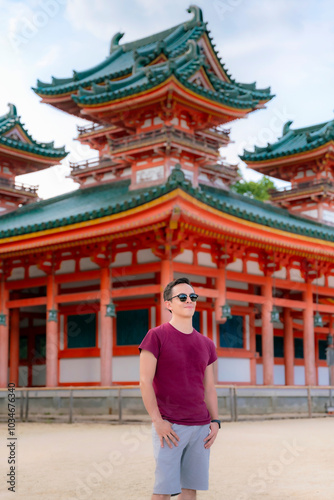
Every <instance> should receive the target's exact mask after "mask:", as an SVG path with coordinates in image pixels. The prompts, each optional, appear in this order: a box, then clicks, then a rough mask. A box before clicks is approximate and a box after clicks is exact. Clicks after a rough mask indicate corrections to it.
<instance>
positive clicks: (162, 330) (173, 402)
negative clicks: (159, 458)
mask: <svg viewBox="0 0 334 500" xmlns="http://www.w3.org/2000/svg"><path fill="white" fill-rule="evenodd" d="M139 349H140V350H141V349H145V350H146V351H150V352H151V353H152V354H153V355H154V356H155V357H156V358H157V360H158V361H157V368H156V372H155V376H154V380H153V388H154V392H155V395H156V398H157V403H158V407H159V410H160V413H161V416H162V418H163V419H166V420H168V421H169V422H171V423H174V424H182V425H205V424H208V423H210V420H211V418H210V413H209V411H208V409H207V407H206V404H205V401H204V372H205V369H206V367H207V366H208V365H210V364H211V363H213V362H214V361H216V359H217V354H216V348H215V345H214V343H213V342H212V340H210V339H208V338H207V337H204V336H203V335H201V334H200V333H199V332H197V331H196V330H195V329H194V330H193V331H192V333H188V334H187V333H182V332H180V331H179V330H177V329H176V328H174V327H173V326H172V325H171V324H170V323H164V324H163V325H161V326H157V327H156V328H152V329H151V330H149V331H148V332H147V334H146V336H145V337H144V339H143V341H142V343H141V344H140V346H139Z"/></svg>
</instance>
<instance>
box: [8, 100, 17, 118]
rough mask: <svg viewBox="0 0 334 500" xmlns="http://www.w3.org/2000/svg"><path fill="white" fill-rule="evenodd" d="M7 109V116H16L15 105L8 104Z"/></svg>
mask: <svg viewBox="0 0 334 500" xmlns="http://www.w3.org/2000/svg"><path fill="white" fill-rule="evenodd" d="M8 107H9V111H8V116H17V109H16V106H15V104H12V103H11V102H9V103H8Z"/></svg>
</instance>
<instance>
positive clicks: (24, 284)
mask: <svg viewBox="0 0 334 500" xmlns="http://www.w3.org/2000/svg"><path fill="white" fill-rule="evenodd" d="M37 286H46V276H45V277H44V276H43V277H40V278H29V279H23V280H17V281H16V280H15V281H10V280H9V281H7V282H6V288H7V290H19V289H20V288H34V287H37Z"/></svg>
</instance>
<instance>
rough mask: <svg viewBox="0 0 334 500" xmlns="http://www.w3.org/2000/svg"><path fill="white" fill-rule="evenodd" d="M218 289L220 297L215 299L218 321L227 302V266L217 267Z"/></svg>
mask: <svg viewBox="0 0 334 500" xmlns="http://www.w3.org/2000/svg"><path fill="white" fill-rule="evenodd" d="M216 290H217V292H218V297H217V298H216V300H215V315H216V321H219V320H221V317H222V306H223V305H224V304H225V302H226V280H225V267H219V268H218V269H217V277H216ZM225 321H226V320H225Z"/></svg>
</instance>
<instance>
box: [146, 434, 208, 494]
mask: <svg viewBox="0 0 334 500" xmlns="http://www.w3.org/2000/svg"><path fill="white" fill-rule="evenodd" d="M172 427H173V429H174V430H175V432H176V434H177V435H178V436H179V438H180V441H179V442H178V446H174V445H173V448H169V446H168V445H167V444H166V443H165V441H164V447H163V448H161V445H160V439H159V436H158V435H157V433H156V430H155V427H154V425H153V424H152V437H153V451H154V458H155V461H156V469H155V484H154V488H153V493H154V494H156V495H177V494H179V493H181V488H186V489H190V490H207V489H209V458H210V448H209V449H206V448H204V438H206V437H207V436H208V435H209V432H210V424H206V425H179V424H172Z"/></svg>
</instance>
